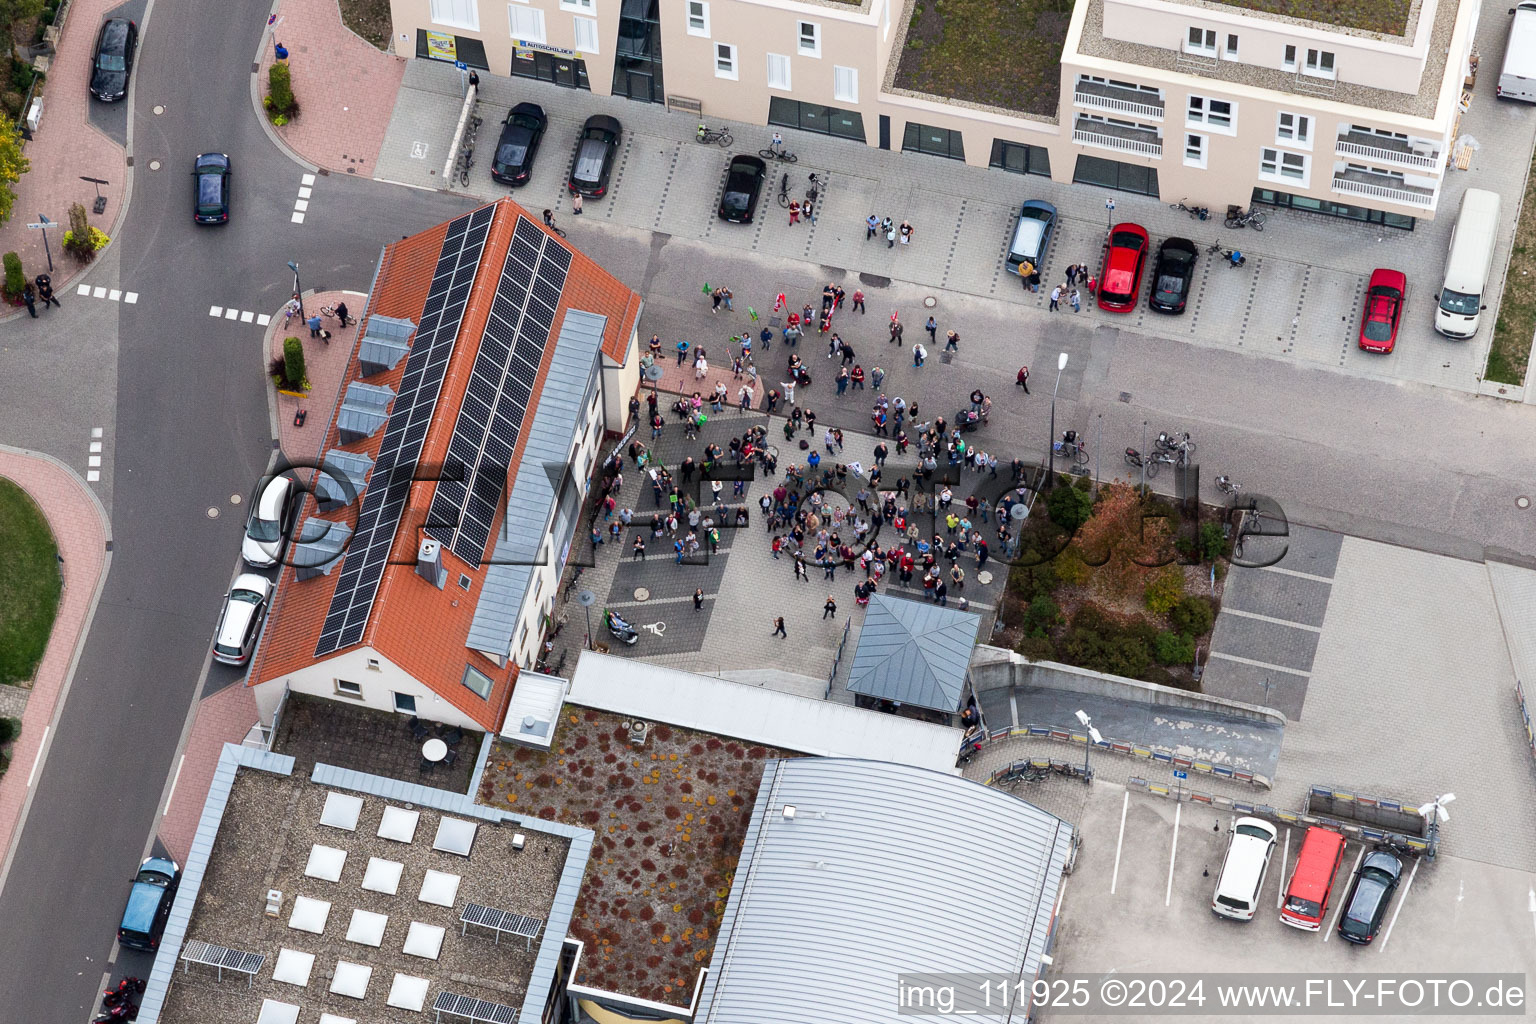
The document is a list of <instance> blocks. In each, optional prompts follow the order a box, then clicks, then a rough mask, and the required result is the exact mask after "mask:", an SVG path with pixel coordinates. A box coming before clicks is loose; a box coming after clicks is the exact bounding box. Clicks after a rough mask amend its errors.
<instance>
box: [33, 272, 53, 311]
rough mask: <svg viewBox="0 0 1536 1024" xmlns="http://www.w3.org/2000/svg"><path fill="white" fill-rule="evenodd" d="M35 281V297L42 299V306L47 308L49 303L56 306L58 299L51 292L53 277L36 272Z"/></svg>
mask: <svg viewBox="0 0 1536 1024" xmlns="http://www.w3.org/2000/svg"><path fill="white" fill-rule="evenodd" d="M36 283H37V297H38V298H40V299H42V300H43V308H44V309H47V308H48V307H49V306H50V305H52V306H57V305H58V304H59V300H58V299H57V298H56V297H55V296H54V294H53V278H51V277H49V276H48V275H47V274H38V275H37V282H36Z"/></svg>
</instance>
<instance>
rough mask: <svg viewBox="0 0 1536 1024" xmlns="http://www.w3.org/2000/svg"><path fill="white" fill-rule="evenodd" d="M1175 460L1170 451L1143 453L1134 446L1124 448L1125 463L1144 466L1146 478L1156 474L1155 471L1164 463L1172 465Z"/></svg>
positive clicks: (1137, 467) (1136, 466)
mask: <svg viewBox="0 0 1536 1024" xmlns="http://www.w3.org/2000/svg"><path fill="white" fill-rule="evenodd" d="M1175 461H1176V460H1175V458H1174V456H1173V454H1172V453H1170V452H1161V451H1151V452H1148V453H1147V454H1145V455H1143V454H1141V452H1139V451H1137V450H1136V449H1135V448H1127V449H1126V450H1125V464H1126V465H1127V466H1133V467H1135V468H1136V469H1142V468H1145V469H1146V471H1147V479H1148V480H1150V479H1152V478H1153V477H1155V476H1157V471H1158V470H1159V469H1161V468H1162V467H1163V464H1164V463H1167V464H1168V465H1170V466H1172V465H1174V464H1175Z"/></svg>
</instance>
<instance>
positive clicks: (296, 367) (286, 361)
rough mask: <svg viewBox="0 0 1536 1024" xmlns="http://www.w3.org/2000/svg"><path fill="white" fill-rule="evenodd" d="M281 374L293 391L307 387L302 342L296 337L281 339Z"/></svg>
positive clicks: (307, 381)
mask: <svg viewBox="0 0 1536 1024" xmlns="http://www.w3.org/2000/svg"><path fill="white" fill-rule="evenodd" d="M283 376H284V378H285V379H286V380H287V383H288V387H290V388H291V389H293V390H294V391H304V390H306V389H307V388H308V387H309V377H308V375H307V374H306V373H305V371H304V343H303V342H302V341H300V340H299V339H298V338H284V339H283Z"/></svg>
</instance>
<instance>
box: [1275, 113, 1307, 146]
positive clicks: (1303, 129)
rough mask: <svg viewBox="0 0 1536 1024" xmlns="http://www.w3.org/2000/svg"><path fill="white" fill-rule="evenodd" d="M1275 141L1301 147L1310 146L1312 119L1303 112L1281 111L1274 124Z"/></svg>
mask: <svg viewBox="0 0 1536 1024" xmlns="http://www.w3.org/2000/svg"><path fill="white" fill-rule="evenodd" d="M1275 141H1276V142H1283V143H1286V144H1288V145H1292V146H1300V147H1302V148H1303V149H1311V148H1312V119H1311V118H1310V117H1307V116H1306V115H1305V114H1287V113H1285V112H1283V111H1282V112H1281V114H1280V118H1279V121H1278V122H1277V123H1276V125H1275Z"/></svg>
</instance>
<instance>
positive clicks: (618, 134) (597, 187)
mask: <svg viewBox="0 0 1536 1024" xmlns="http://www.w3.org/2000/svg"><path fill="white" fill-rule="evenodd" d="M623 135H624V128H623V126H622V125H620V124H619V122H618V119H616V118H612V117H609V116H608V115H606V114H593V115H592V116H591V117H589V118H587V123H586V124H584V125H582V128H581V135H580V136H579V137H577V139H576V155H575V156H573V157H572V158H571V177H570V180H569V181H567V182H566V187H568V188H569V189H570V190H571V191H572V192H579V193H581V194H582V195H584V196H590V197H592V198H593V199H596V198H598V197H600V196H603V195H606V194H607V193H608V176H609V175H610V174H612V173H613V160H614V156H615V155H616V154H617V153H618V151H619V139H621V138H622V137H623Z"/></svg>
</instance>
